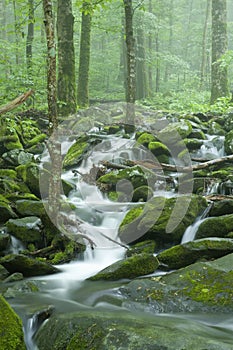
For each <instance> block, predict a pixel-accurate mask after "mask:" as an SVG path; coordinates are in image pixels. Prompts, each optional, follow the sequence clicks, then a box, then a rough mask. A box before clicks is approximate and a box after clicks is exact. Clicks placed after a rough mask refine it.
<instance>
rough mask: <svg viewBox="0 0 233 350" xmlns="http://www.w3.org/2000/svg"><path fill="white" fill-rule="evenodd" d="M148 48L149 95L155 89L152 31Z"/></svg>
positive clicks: (150, 9)
mask: <svg viewBox="0 0 233 350" xmlns="http://www.w3.org/2000/svg"><path fill="white" fill-rule="evenodd" d="M148 10H149V13H153V8H152V0H149V8H148ZM148 49H149V65H148V90H149V91H148V95H149V96H151V95H152V91H153V73H152V52H153V48H152V32H151V31H150V33H149V37H148Z"/></svg>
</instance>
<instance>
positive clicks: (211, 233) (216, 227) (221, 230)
mask: <svg viewBox="0 0 233 350" xmlns="http://www.w3.org/2000/svg"><path fill="white" fill-rule="evenodd" d="M231 231H233V214H229V215H222V216H217V217H211V218H206V219H205V220H204V221H203V222H202V223H201V224H200V226H199V227H198V229H197V232H196V238H197V239H198V238H205V237H227V235H228V233H230V232H231Z"/></svg>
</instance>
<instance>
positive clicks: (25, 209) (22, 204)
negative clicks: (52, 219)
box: [15, 199, 45, 217]
mask: <svg viewBox="0 0 233 350" xmlns="http://www.w3.org/2000/svg"><path fill="white" fill-rule="evenodd" d="M15 204H16V211H17V212H18V213H19V214H20V215H21V216H37V217H41V216H43V215H45V208H44V204H43V202H42V201H35V200H30V199H21V200H18V201H16V203H15Z"/></svg>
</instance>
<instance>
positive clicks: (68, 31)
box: [57, 0, 77, 116]
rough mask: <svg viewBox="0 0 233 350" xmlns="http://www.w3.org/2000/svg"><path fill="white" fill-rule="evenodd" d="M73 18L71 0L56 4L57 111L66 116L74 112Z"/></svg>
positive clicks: (59, 0) (61, 0)
mask: <svg viewBox="0 0 233 350" xmlns="http://www.w3.org/2000/svg"><path fill="white" fill-rule="evenodd" d="M73 26H74V16H73V13H72V1H71V0H58V2H57V36H58V84H57V85H58V86H57V94H58V96H57V97H58V111H59V114H61V115H63V116H67V115H69V114H72V113H75V112H76V108H77V105H76V80H75V54H74V41H73Z"/></svg>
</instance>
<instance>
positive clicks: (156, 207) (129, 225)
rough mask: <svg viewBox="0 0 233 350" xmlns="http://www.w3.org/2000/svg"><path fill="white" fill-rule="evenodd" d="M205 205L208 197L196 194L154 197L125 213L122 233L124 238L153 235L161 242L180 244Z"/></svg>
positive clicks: (152, 237) (130, 239)
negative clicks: (176, 196) (187, 229)
mask: <svg viewBox="0 0 233 350" xmlns="http://www.w3.org/2000/svg"><path fill="white" fill-rule="evenodd" d="M206 207H207V202H206V200H205V199H204V198H203V197H202V196H197V195H192V196H180V197H179V198H178V199H177V198H165V197H154V198H152V199H151V200H149V201H148V202H147V203H145V204H141V205H140V206H139V207H137V208H133V209H131V210H130V211H129V212H128V213H127V214H126V216H125V218H124V219H123V221H122V223H121V225H120V228H119V236H120V238H121V240H122V241H124V242H133V241H136V240H138V239H140V240H142V239H143V240H145V239H152V240H154V241H155V242H157V243H158V245H160V246H164V244H167V243H168V244H178V243H180V241H181V238H182V236H183V234H184V232H185V230H186V228H187V227H188V226H189V225H191V224H192V223H193V222H194V221H195V219H196V217H197V216H198V215H199V214H200V213H201V212H202V211H203V210H204V209H205V208H206Z"/></svg>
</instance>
